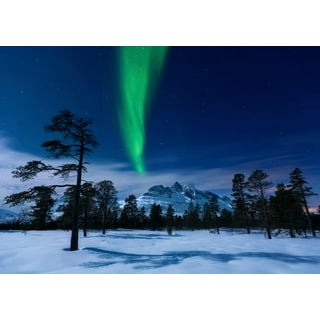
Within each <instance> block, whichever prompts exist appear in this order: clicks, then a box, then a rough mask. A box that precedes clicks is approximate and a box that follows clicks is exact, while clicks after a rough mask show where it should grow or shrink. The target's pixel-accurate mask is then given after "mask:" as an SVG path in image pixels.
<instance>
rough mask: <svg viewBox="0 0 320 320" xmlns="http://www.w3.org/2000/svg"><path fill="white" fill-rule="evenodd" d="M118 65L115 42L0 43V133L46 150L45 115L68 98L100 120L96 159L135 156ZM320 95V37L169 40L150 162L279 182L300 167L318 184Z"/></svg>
mask: <svg viewBox="0 0 320 320" xmlns="http://www.w3.org/2000/svg"><path fill="white" fill-rule="evenodd" d="M117 67H118V64H117V50H116V48H114V47H0V114H1V117H0V133H1V136H4V137H6V138H9V139H10V147H11V148H12V149H14V150H18V151H22V152H29V153H32V154H35V155H39V156H43V152H42V150H41V148H40V144H41V143H42V142H43V141H44V140H47V139H49V138H50V136H48V134H47V133H45V132H44V131H43V126H44V124H46V123H48V122H49V120H50V118H51V117H52V116H53V115H54V114H56V112H57V111H58V110H60V109H62V108H68V109H71V110H73V111H74V112H76V113H79V114H82V115H88V116H90V117H92V118H93V120H94V131H95V133H96V135H97V137H98V140H99V142H100V147H99V148H98V149H97V150H96V152H95V153H94V154H93V155H92V157H91V160H92V161H99V162H103V161H108V162H111V163H118V162H119V163H123V162H126V161H128V158H127V155H126V152H125V150H124V147H123V144H122V141H121V136H120V131H119V126H118V118H117V108H118V106H119V82H118V69H117ZM319 103H320V48H319V47H171V48H170V50H169V54H168V57H167V61H166V64H165V68H164V71H163V74H162V79H161V81H160V84H159V87H158V90H157V92H156V94H155V96H154V98H153V102H152V105H151V109H150V114H149V116H148V120H147V128H146V129H147V131H146V133H147V143H146V149H145V155H146V165H147V168H148V171H149V172H152V173H153V174H155V173H157V174H166V173H167V172H174V171H179V172H197V171H199V170H200V171H202V172H203V171H204V170H210V169H212V168H220V169H227V168H228V170H229V172H234V173H236V172H245V173H247V174H249V173H250V172H251V171H252V170H254V169H263V170H265V171H266V172H268V173H270V178H271V180H273V181H274V182H275V183H276V182H279V181H284V182H287V180H288V174H289V172H290V171H292V170H293V169H294V168H295V167H300V168H301V169H302V170H303V171H304V172H305V175H306V177H307V179H309V180H310V182H311V183H312V186H313V187H314V189H315V191H317V192H320V183H319V181H320V172H319V170H318V164H319V158H320V130H319V118H320V106H319ZM128 170H129V169H128ZM232 170H233V171H232ZM212 179H213V180H214V179H215V177H214V176H213V177H212ZM173 182H174V181H173ZM168 183H170V182H168ZM194 183H195V184H196V185H197V184H200V185H201V181H194ZM228 183H229V184H230V186H231V181H230V182H229V181H228ZM222 189H225V187H221V190H222Z"/></svg>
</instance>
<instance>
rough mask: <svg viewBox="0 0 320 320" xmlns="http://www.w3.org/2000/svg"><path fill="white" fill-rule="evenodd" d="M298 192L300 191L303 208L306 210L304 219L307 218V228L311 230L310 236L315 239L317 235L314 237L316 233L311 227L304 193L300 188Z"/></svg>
mask: <svg viewBox="0 0 320 320" xmlns="http://www.w3.org/2000/svg"><path fill="white" fill-rule="evenodd" d="M300 190H301V195H302V201H303V206H304V208H305V210H306V217H307V220H308V224H309V228H310V230H311V233H312V236H313V237H316V236H317V235H316V232H315V230H314V228H313V225H312V221H311V217H310V212H309V207H308V204H307V200H306V197H305V195H304V192H303V190H302V188H301V189H300Z"/></svg>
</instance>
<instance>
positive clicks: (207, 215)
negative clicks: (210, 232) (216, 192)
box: [202, 203, 213, 229]
mask: <svg viewBox="0 0 320 320" xmlns="http://www.w3.org/2000/svg"><path fill="white" fill-rule="evenodd" d="M202 211H203V216H202V226H203V228H205V229H211V228H213V216H212V211H211V208H210V206H209V203H205V204H204V205H203V210H202Z"/></svg>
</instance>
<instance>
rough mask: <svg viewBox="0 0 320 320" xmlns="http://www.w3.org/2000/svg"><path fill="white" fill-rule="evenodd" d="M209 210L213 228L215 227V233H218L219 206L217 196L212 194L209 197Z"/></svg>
mask: <svg viewBox="0 0 320 320" xmlns="http://www.w3.org/2000/svg"><path fill="white" fill-rule="evenodd" d="M209 210H210V211H211V214H212V218H213V224H214V228H215V229H216V231H217V233H218V234H219V233H220V230H219V218H218V212H219V210H220V208H219V203H218V198H217V197H215V196H213V197H212V198H211V199H210V202H209Z"/></svg>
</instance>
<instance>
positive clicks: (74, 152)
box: [12, 110, 98, 251]
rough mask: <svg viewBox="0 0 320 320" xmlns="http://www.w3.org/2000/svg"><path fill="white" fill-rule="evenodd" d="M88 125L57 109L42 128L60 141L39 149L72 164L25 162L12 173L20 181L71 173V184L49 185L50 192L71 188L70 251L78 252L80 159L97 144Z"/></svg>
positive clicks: (81, 163)
mask: <svg viewBox="0 0 320 320" xmlns="http://www.w3.org/2000/svg"><path fill="white" fill-rule="evenodd" d="M91 124H92V120H91V119H86V118H82V117H79V116H76V115H74V114H73V113H72V112H71V111H69V110H61V111H60V112H59V113H58V115H56V116H54V117H53V118H52V119H51V124H49V125H47V126H45V129H46V130H47V131H48V132H53V133H59V134H60V135H62V140H60V139H55V140H50V141H46V142H44V143H43V144H42V147H43V148H44V149H45V150H46V151H47V152H49V153H50V154H51V155H52V156H54V157H55V158H61V157H67V158H71V159H73V160H75V161H76V163H68V164H63V165H61V166H57V167H53V166H51V165H47V164H45V163H43V162H42V161H38V160H34V161H29V162H27V164H26V165H25V166H20V167H18V168H16V170H14V171H13V172H12V174H13V177H14V178H19V179H20V180H21V181H27V180H30V179H33V178H34V177H36V176H37V175H38V174H39V173H41V172H51V173H53V175H54V176H60V177H62V178H68V177H69V176H70V174H71V173H76V182H75V184H63V185H51V186H49V187H50V188H52V189H53V190H54V189H55V188H58V187H74V206H73V215H72V233H71V241H70V250H71V251H74V250H78V247H79V246H78V243H79V214H80V191H81V183H82V174H83V172H84V171H85V170H86V168H85V166H84V164H85V161H84V157H85V155H86V154H88V153H89V152H91V151H92V150H91V147H96V146H97V145H98V143H97V141H96V138H95V136H94V135H93V133H92V131H91V130H90V129H89V126H90V125H91ZM33 191H34V189H33V188H31V189H29V190H28V191H26V194H25V195H26V196H27V197H28V196H29V194H32V192H33Z"/></svg>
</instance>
